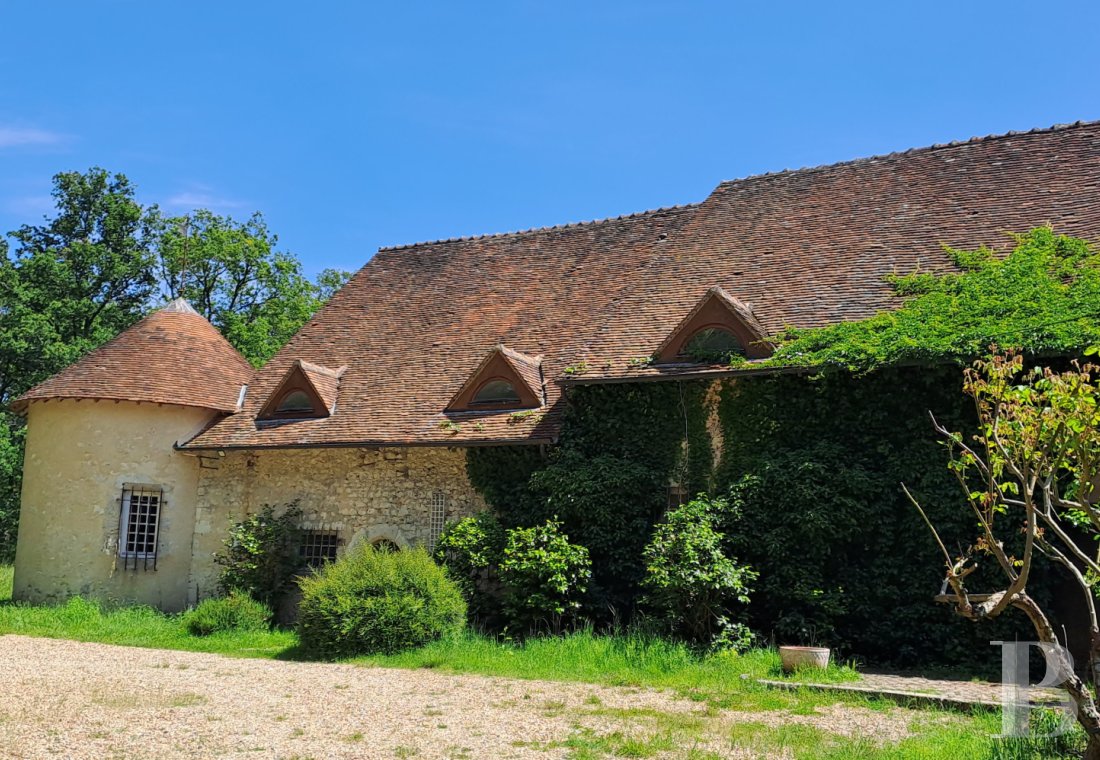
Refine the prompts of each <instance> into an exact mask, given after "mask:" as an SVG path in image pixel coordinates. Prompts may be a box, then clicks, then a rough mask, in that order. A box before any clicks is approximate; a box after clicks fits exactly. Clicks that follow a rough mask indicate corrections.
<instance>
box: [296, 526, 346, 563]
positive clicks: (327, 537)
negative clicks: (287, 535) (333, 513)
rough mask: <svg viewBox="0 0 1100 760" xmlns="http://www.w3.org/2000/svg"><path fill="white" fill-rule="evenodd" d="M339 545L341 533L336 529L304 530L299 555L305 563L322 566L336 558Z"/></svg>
mask: <svg viewBox="0 0 1100 760" xmlns="http://www.w3.org/2000/svg"><path fill="white" fill-rule="evenodd" d="M339 547H340V534H339V533H338V532H337V531H335V530H303V531H302V542H301V543H300V544H299V545H298V556H299V557H300V558H301V560H302V564H303V565H309V566H310V567H320V566H321V565H323V564H325V563H326V562H333V561H335V560H336V550H337V549H338V548H339Z"/></svg>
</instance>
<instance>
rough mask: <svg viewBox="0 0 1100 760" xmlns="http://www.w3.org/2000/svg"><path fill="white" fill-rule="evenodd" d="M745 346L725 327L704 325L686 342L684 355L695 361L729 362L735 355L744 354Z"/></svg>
mask: <svg viewBox="0 0 1100 760" xmlns="http://www.w3.org/2000/svg"><path fill="white" fill-rule="evenodd" d="M744 354H745V347H744V346H742V345H741V341H740V340H739V339H738V338H737V336H736V335H734V334H733V331H732V330H728V329H726V328H725V327H704V328H703V329H701V330H699V331H697V332H696V333H695V334H694V335H692V336H691V337H690V338H689V339H688V340H687V342H686V343H684V348H683V356H684V358H685V359H689V360H691V361H695V362H703V363H717V362H728V361H729V360H730V359H732V358H733V357H735V356H744Z"/></svg>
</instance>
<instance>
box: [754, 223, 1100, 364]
mask: <svg viewBox="0 0 1100 760" xmlns="http://www.w3.org/2000/svg"><path fill="white" fill-rule="evenodd" d="M948 254H949V255H950V257H951V260H952V261H953V262H954V264H955V265H956V266H957V267H958V268H959V270H960V271H959V272H950V273H942V272H940V273H937V272H922V271H918V272H911V273H904V274H899V275H898V276H896V277H894V278H892V284H893V286H894V290H895V292H896V294H897V296H898V297H899V298H900V299H904V306H903V308H900V309H898V310H896V311H891V312H884V313H882V314H879V315H878V316H875V317H872V318H870V319H864V320H860V321H857V322H843V323H839V324H834V325H830V326H828V327H824V328H816V329H812V330H792V331H789V332H787V333H786V334H784V335H781V336H779V346H778V348H777V350H776V352H775V355H774V357H773V359H772V362H773V363H775V364H796V365H804V366H811V367H840V368H844V369H848V370H854V371H857V372H866V371H869V370H873V369H877V368H882V367H888V366H899V365H903V364H906V365H922V366H928V365H935V364H939V363H941V362H943V361H945V360H947V361H955V362H962V363H966V362H969V361H970V360H972V359H976V358H978V357H980V356H984V355H985V354H986V353H987V352H988V350H989V346H990V345H994V344H995V345H999V346H1005V347H1012V348H1017V349H1020V350H1021V351H1023V352H1024V353H1026V354H1028V355H1030V356H1073V355H1075V354H1077V353H1079V352H1080V351H1081V350H1082V349H1084V348H1085V347H1086V346H1090V345H1093V344H1095V343H1097V342H1100V253H1098V252H1097V250H1096V248H1095V247H1093V245H1092V244H1091V243H1089V242H1088V241H1085V240H1081V239H1079V238H1073V237H1068V236H1065V235H1057V234H1055V233H1054V231H1053V230H1051V229H1049V228H1045V227H1042V228H1038V229H1035V230H1032V231H1031V232H1029V233H1027V234H1025V235H1020V236H1018V237H1017V238H1016V247H1015V248H1014V249H1013V250H1012V252H1011V253H1010V254H1009V255H1008V256H1006V257H997V256H996V255H995V254H994V252H993V251H992V250H990V249H988V248H981V249H979V250H977V251H957V250H948Z"/></svg>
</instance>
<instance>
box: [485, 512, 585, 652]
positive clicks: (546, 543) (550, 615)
mask: <svg viewBox="0 0 1100 760" xmlns="http://www.w3.org/2000/svg"><path fill="white" fill-rule="evenodd" d="M591 567H592V563H591V562H590V561H589V559H588V550H587V549H586V548H584V547H583V546H579V545H577V544H573V543H570V541H569V536H567V535H565V534H564V533H563V532H562V530H561V523H560V522H558V521H557V520H547V521H546V522H545V523H543V524H542V525H535V526H532V527H530V528H512V529H511V530H509V531H508V532H507V534H506V538H505V543H504V551H503V552H502V553H501V558H500V566H499V572H500V581H501V583H502V584H503V586H504V608H505V610H506V612H507V614H508V616H509V619H510V620H511V621H512V623H513V625H516V626H518V627H519V628H520V630H522V631H533V630H539V629H540V628H545V629H549V630H550V631H552V632H554V633H558V632H560V631H561V630H562V627H563V625H566V624H568V623H570V622H572V621H573V620H574V619H575V617H576V615H577V612H578V611H579V610H580V607H581V599H582V598H583V596H584V593H585V591H587V590H588V581H589V579H590V578H591V577H592V570H591Z"/></svg>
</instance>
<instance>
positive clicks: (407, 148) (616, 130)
mask: <svg viewBox="0 0 1100 760" xmlns="http://www.w3.org/2000/svg"><path fill="white" fill-rule="evenodd" d="M0 26H2V28H4V30H5V34H4V39H3V42H2V43H0V230H2V231H8V230H12V229H14V228H15V227H17V226H18V225H19V224H22V223H27V222H35V221H37V220H39V219H41V216H42V215H43V214H44V213H47V212H48V211H49V208H50V203H49V189H50V177H51V176H52V175H53V174H54V173H56V172H58V171H64V170H70V169H86V168H87V167H89V166H93V165H99V166H103V167H105V168H107V169H110V170H112V171H119V172H122V173H124V174H126V175H128V176H129V177H130V178H131V179H132V180H133V181H134V182H135V183H136V184H137V186H138V191H139V197H140V199H141V200H142V201H143V202H145V203H158V204H160V205H161V206H162V207H164V208H166V209H167V210H169V211H173V212H182V211H187V210H190V209H192V208H195V207H208V208H211V209H213V210H214V211H217V212H220V213H227V214H230V215H233V216H237V217H241V218H243V217H245V216H247V215H248V214H249V213H251V212H252V211H253V210H260V211H262V212H263V213H264V214H265V216H266V217H267V219H268V223H269V225H270V226H271V228H272V229H273V230H274V231H275V232H276V233H278V235H279V237H280V242H281V246H282V247H283V248H285V249H287V250H290V251H292V252H294V253H296V254H297V255H299V256H300V257H301V258H302V259H303V260H304V261H305V262H306V266H307V269H308V270H309V271H310V272H316V271H318V270H320V269H322V268H324V267H326V266H338V267H342V268H346V269H355V268H358V267H359V266H360V265H361V264H362V263H364V262H365V261H366V260H367V259H368V258H369V257H370V255H371V254H372V253H373V252H374V250H375V249H376V248H377V247H378V246H380V245H390V244H400V243H408V242H414V241H418V240H427V239H434V238H440V237H451V236H455V235H467V234H478V233H485V232H498V231H506V230H513V229H522V228H527V227H532V226H544V225H551V224H559V223H564V222H569V221H579V220H583V219H593V218H601V217H606V216H613V215H618V214H623V213H630V212H634V211H641V210H644V209H648V208H654V207H658V206H666V205H674V204H680V203H690V202H694V201H698V200H701V199H702V198H704V197H705V196H706V195H707V193H708V192H709V191H710V190H711V189H712V188H713V187H714V185H716V184H717V183H718V182H719V181H721V180H723V179H732V178H736V177H741V176H745V175H749V174H754V173H760V172H764V171H774V170H780V169H784V168H789V167H799V166H806V165H816V164H822V163H831V162H834V161H840V160H845V159H849V158H854V157H858V156H864V155H871V154H877V153H885V152H889V151H892V150H900V149H904V148H908V147H916V146H921V145H927V144H931V143H934V142H947V141H950V140H954V139H965V138H968V137H971V136H973V135H983V134H990V133H1000V132H1006V131H1008V130H1014V129H1015V130H1024V129H1030V128H1033V127H1044V126H1049V125H1051V124H1055V123H1060V122H1067V121H1076V120H1078V119H1086V120H1089V119H1100V57H1098V51H1100V6H1098V4H1096V3H1086V2H1066V3H1057V2H1051V3H1036V2H1029V3H1022V2H1019V3H1018V2H988V3H981V2H958V0H956V2H951V3H937V2H922V3H885V2H881V1H880V2H859V3H855V2H853V3H820V2H815V3H780V2H771V3H739V2H720V3H704V2H699V3H692V2H671V1H670V2H663V3H655V2H645V0H635V1H634V2H621V3H620V2H591V1H590V2H585V3H573V2H562V1H559V2H554V3H549V2H542V3H535V2H522V1H520V2H503V3H455V2H448V3H416V2H406V3H386V4H382V3H377V4H375V3H352V2H346V3H332V2H297V3H289V2H278V1H277V0H275V1H271V2H262V3H261V2H244V1H242V0H237V1H234V2H229V1H228V0H222V1H220V2H208V1H206V0H189V2H186V3H182V2H149V0H145V1H144V2H136V1H131V0H94V1H89V0H51V2H37V3H31V2H22V3H15V2H8V3H3V4H2V5H0Z"/></svg>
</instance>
